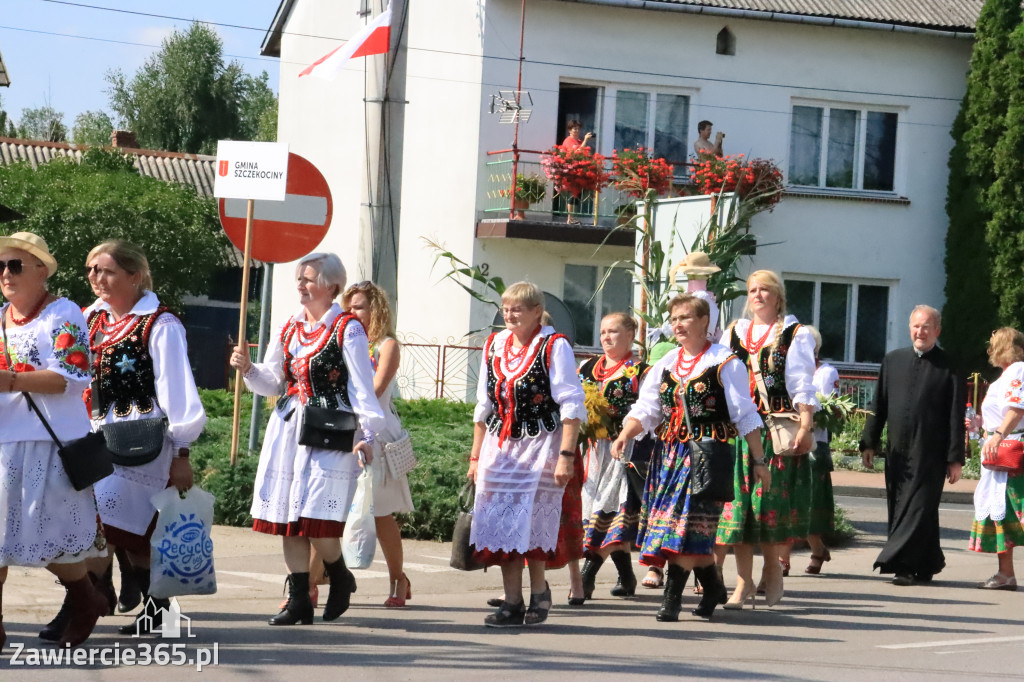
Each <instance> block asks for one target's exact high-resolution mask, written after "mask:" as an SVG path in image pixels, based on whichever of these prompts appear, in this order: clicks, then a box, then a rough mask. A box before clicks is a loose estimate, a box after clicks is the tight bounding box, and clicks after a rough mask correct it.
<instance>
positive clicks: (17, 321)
mask: <svg viewBox="0 0 1024 682" xmlns="http://www.w3.org/2000/svg"><path fill="white" fill-rule="evenodd" d="M49 297H50V293H49V292H48V291H44V292H43V297H42V298H41V299H39V303H37V304H36V307H35V308H33V309H32V312H30V313H29V314H28V315H26V316H25V317H15V316H14V306H13V305H12V306H8V307H7V308H8V311H7V312H8V316H9V317H10V318H11V323H12V324H13V325H14V326H16V327H21V326H23V325H26V324H28V323H29V322H31V321H32V320H34V319H36V315H38V314H39V313H40V311H42V309H43V305H44V304H45V303H46V299H48V298H49Z"/></svg>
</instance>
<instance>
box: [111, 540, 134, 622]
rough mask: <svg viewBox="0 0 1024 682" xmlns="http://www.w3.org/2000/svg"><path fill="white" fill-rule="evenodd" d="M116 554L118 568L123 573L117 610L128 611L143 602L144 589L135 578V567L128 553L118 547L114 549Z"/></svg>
mask: <svg viewBox="0 0 1024 682" xmlns="http://www.w3.org/2000/svg"><path fill="white" fill-rule="evenodd" d="M114 556H116V557H117V568H118V572H119V573H120V574H121V590H120V592H119V593H118V595H117V612H118V613H128V612H129V611H131V610H132V609H134V608H135V607H136V606H138V605H139V604H141V603H142V591H141V590H140V589H139V583H138V581H137V580H136V579H135V569H134V568H132V564H131V561H129V560H128V553H127V552H125V551H124V549H122V548H120V547H118V548H117V549H115V550H114ZM110 567H111V569H113V567H114V563H113V562H111V563H110Z"/></svg>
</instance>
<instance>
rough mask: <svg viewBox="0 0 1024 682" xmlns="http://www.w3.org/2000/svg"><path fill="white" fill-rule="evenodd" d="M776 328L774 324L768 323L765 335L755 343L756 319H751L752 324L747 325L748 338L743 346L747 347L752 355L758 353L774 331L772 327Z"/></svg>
mask: <svg viewBox="0 0 1024 682" xmlns="http://www.w3.org/2000/svg"><path fill="white" fill-rule="evenodd" d="M774 328H775V325H774V324H770V325H768V329H766V330H765V332H764V335H763V336H762V337H761V338H760V339H758V340H757V343H754V321H753V320H751V321H750V326H749V327H747V339H746V341H747V342H746V343H745V344H743V347H744V348H746V349H747V352H748V353H750V354H751V355H757V354H758V353H760V352H761V349H762V348H764V344H765V341H767V340H768V335H769V334H771V333H772V329H774Z"/></svg>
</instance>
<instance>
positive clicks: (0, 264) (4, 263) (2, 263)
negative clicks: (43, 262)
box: [0, 258, 42, 275]
mask: <svg viewBox="0 0 1024 682" xmlns="http://www.w3.org/2000/svg"><path fill="white" fill-rule="evenodd" d="M26 265H34V266H36V267H37V268H38V267H42V266H40V265H39V263H24V262H23V261H22V260H21V259H20V258H12V259H11V260H0V275H2V274H4V270H8V271H10V273H11V274H12V275H20V274H21V273H22V272H23V271H24V269H25V266H26Z"/></svg>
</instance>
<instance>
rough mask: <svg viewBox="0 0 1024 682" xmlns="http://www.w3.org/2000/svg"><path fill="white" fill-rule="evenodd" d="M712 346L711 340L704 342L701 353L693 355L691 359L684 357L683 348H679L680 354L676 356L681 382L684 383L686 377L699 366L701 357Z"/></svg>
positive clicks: (677, 374) (677, 371)
mask: <svg viewBox="0 0 1024 682" xmlns="http://www.w3.org/2000/svg"><path fill="white" fill-rule="evenodd" d="M709 348H711V342H710V341H707V342H705V343H704V347H703V348H702V349H701V351H700V352H699V353H697V354H696V355H694V356H693V358H692V359H691V360H684V359H683V350H682V349H680V350H679V355H678V356H676V376H677V377H679V383H680V384H682V383H683V382H684V381H686V379H688V378H689V377H690V375H691V374H692V373H693V368H694V367H696V366H697V363H698V362H700V359H701V358H702V357H704V354H705V353H707V352H708V349H709Z"/></svg>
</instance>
